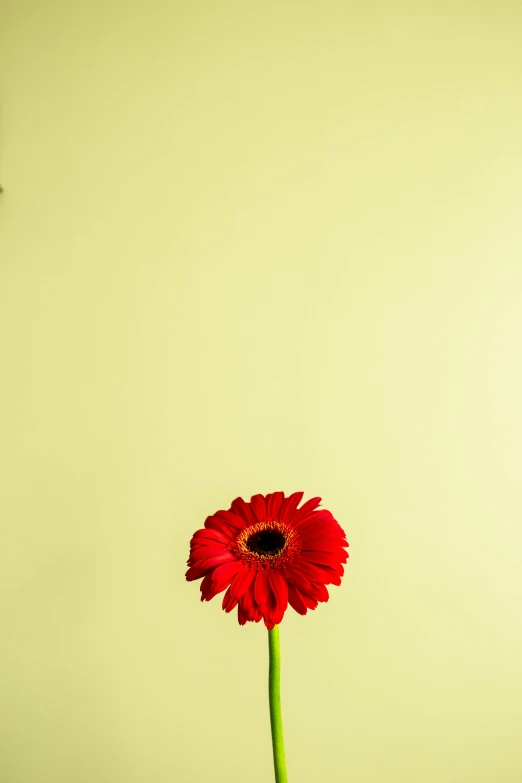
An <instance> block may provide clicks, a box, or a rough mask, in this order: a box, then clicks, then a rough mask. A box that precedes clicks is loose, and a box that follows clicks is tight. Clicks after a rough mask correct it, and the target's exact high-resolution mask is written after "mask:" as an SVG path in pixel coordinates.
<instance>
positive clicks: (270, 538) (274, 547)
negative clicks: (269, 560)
mask: <svg viewBox="0 0 522 783" xmlns="http://www.w3.org/2000/svg"><path fill="white" fill-rule="evenodd" d="M285 544H286V538H285V536H284V535H283V534H282V533H280V532H279V530H260V531H259V533H254V535H253V536H250V538H249V539H248V541H247V542H246V545H247V549H249V550H250V551H251V552H255V554H256V555H277V554H278V553H279V552H280V551H281V550H282V549H283V547H284V545H285Z"/></svg>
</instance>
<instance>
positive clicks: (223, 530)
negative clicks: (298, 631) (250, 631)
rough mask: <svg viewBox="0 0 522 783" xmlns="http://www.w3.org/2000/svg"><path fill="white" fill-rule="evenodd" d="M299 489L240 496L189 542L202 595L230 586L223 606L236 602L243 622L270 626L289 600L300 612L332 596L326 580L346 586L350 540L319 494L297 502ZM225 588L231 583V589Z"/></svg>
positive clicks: (207, 598) (193, 572)
mask: <svg viewBox="0 0 522 783" xmlns="http://www.w3.org/2000/svg"><path fill="white" fill-rule="evenodd" d="M302 497H303V493H302V492H294V494H293V495H290V496H289V497H287V498H285V496H284V494H283V492H274V493H273V494H271V495H254V496H253V497H252V498H251V499H250V503H247V502H245V501H244V500H243V499H242V498H236V500H234V501H233V503H232V505H231V507H230V508H229V509H228V511H217V512H216V513H215V514H213V515H212V516H210V517H207V519H206V521H205V527H204V528H202V529H201V530H198V531H196V533H194V535H193V536H192V540H191V542H190V557H189V559H188V561H187V564H188V565H189V566H190V568H189V570H188V571H187V574H186V578H187V580H188V581H192V580H194V579H201V578H202V577H203V581H202V583H201V593H202V595H201V600H202V601H210V599H211V598H214V596H215V595H217V594H218V593H221V592H223V590H226V593H225V595H224V597H223V609H224V610H225V611H226V612H231V611H232V609H234V608H235V607H236V606H237V608H238V620H239V623H240V625H244V624H245V623H246V622H247V620H250V621H254V622H259V620H261V618H263V620H264V622H265V625H266V627H267V628H268V629H269V630H271V629H272V628H273V627H274V626H275V625H278V624H279V623H280V622H281V620H282V619H283V615H284V613H285V611H286V608H287V606H288V604H290V606H292V607H293V608H294V609H295V611H296V612H299V614H306V612H307V610H308V609H315V607H316V606H317V604H318V602H319V601H328V597H329V596H328V590H327V588H326V585H329V584H334V585H340V584H341V577H342V575H343V573H344V568H343V563H346V561H347V559H348V553H347V552H346V551H345V547H347V546H348V542H347V541H346V537H345V534H344V531H343V529H342V528H341V526H340V525H339V523H338V522H336V520H335V519H334V518H333V516H332V514H331V513H330V512H329V511H326V510H324V509H318V506H319V504H320V502H321V498H312V499H311V500H308V501H307V502H306V503H304V504H303V505H302V506H301V508H298V506H299V503H300V502H301V499H302ZM227 588H228V589H227Z"/></svg>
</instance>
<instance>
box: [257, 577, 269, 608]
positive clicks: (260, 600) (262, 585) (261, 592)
mask: <svg viewBox="0 0 522 783" xmlns="http://www.w3.org/2000/svg"><path fill="white" fill-rule="evenodd" d="M254 598H255V600H256V604H258V605H259V606H264V605H265V604H268V603H269V601H270V584H269V582H268V575H267V572H266V571H265V570H264V568H261V569H260V570H259V571H258V572H257V574H256V581H255V582H254Z"/></svg>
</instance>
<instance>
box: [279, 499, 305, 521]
mask: <svg viewBox="0 0 522 783" xmlns="http://www.w3.org/2000/svg"><path fill="white" fill-rule="evenodd" d="M303 495H304V492H294V493H293V494H292V495H290V496H289V497H287V498H286V500H284V501H283V505H282V506H281V511H280V512H279V519H280V520H281V521H282V522H288V521H289V520H291V519H292V517H293V516H294V512H295V510H296V508H297V506H298V505H299V503H300V502H301V500H302V498H303Z"/></svg>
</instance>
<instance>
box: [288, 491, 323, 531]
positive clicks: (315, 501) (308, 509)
mask: <svg viewBox="0 0 522 783" xmlns="http://www.w3.org/2000/svg"><path fill="white" fill-rule="evenodd" d="M320 502H321V498H310V500H307V501H306V503H303V505H302V506H301V508H299V509H298V510H297V511H296V512H295V514H294V518H293V520H292V522H293V524H294V525H295V526H296V527H297V525H298V524H299V522H302V521H303V520H304V519H306V517H308V516H309V515H310V514H311V513H312V511H314V510H315V509H316V508H317V506H318V505H319V503H320Z"/></svg>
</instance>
